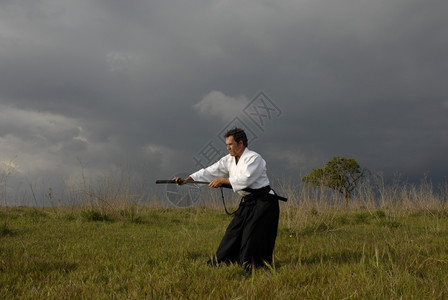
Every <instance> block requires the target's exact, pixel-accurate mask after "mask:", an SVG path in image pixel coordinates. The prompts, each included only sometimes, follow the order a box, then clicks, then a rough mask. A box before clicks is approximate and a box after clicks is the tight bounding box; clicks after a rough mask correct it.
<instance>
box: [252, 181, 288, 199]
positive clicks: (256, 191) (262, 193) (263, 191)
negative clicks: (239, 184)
mask: <svg viewBox="0 0 448 300" xmlns="http://www.w3.org/2000/svg"><path fill="white" fill-rule="evenodd" d="M271 190H272V191H273V192H274V194H269V192H270V191H271ZM243 191H245V192H248V193H250V194H249V195H247V196H244V197H243V202H249V201H252V200H253V199H254V198H256V197H261V196H265V195H267V194H269V195H270V196H272V197H273V198H275V199H277V200H280V201H284V202H286V201H288V199H287V198H285V197H281V196H279V195H277V193H276V192H275V191H274V190H273V189H271V187H270V186H269V185H267V186H265V187H262V188H259V189H251V188H244V189H243Z"/></svg>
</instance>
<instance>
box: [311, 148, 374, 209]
mask: <svg viewBox="0 0 448 300" xmlns="http://www.w3.org/2000/svg"><path fill="white" fill-rule="evenodd" d="M367 173H368V170H366V169H361V167H360V166H359V164H358V163H357V162H356V160H355V159H353V158H345V157H338V156H335V157H333V159H332V160H330V161H329V162H328V163H327V165H326V166H325V168H321V169H313V171H312V172H311V173H310V174H308V175H306V176H304V177H303V178H302V181H303V182H305V183H308V184H311V185H312V186H325V187H329V188H331V189H333V190H335V191H338V192H339V193H341V194H342V196H343V197H344V200H345V206H346V207H347V206H348V200H349V199H350V198H351V196H352V192H353V190H354V189H355V188H356V186H357V185H358V184H359V183H360V182H361V180H362V179H363V178H364V177H365V176H366V175H367Z"/></svg>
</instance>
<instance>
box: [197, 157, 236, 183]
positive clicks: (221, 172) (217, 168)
mask: <svg viewBox="0 0 448 300" xmlns="http://www.w3.org/2000/svg"><path fill="white" fill-rule="evenodd" d="M225 158H226V157H223V158H221V159H220V160H219V161H217V162H216V163H214V164H213V165H211V166H209V167H207V168H203V169H200V170H199V171H197V172H195V173H193V174H191V175H190V176H191V178H193V180H196V181H212V180H213V179H215V178H218V177H228V176H229V171H228V168H227V166H226V159H225Z"/></svg>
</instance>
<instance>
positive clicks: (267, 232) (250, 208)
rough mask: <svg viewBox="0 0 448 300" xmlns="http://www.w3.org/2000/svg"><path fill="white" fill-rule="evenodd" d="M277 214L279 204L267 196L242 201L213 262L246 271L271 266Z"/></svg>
mask: <svg viewBox="0 0 448 300" xmlns="http://www.w3.org/2000/svg"><path fill="white" fill-rule="evenodd" d="M279 212H280V210H279V204H278V200H277V199H275V198H274V197H272V195H270V194H266V195H262V196H258V197H257V196H253V195H251V196H249V197H245V198H243V199H242V201H241V203H240V205H239V207H238V210H237V211H236V212H235V215H234V217H233V219H232V221H231V222H230V224H229V226H228V227H227V229H226V232H225V234H224V237H223V238H222V240H221V243H220V245H219V247H218V250H217V251H216V256H215V258H214V262H217V263H220V262H225V263H238V264H240V265H243V266H245V267H246V268H248V269H250V268H251V267H252V266H253V267H260V266H266V264H269V265H272V256H273V252H274V246H275V239H276V238H277V229H278V218H279Z"/></svg>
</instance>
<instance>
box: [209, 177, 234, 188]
mask: <svg viewBox="0 0 448 300" xmlns="http://www.w3.org/2000/svg"><path fill="white" fill-rule="evenodd" d="M224 184H227V185H230V180H229V178H222V177H220V178H216V179H213V181H212V182H210V183H209V185H208V186H209V187H212V188H219V187H220V186H222V185H224Z"/></svg>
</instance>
